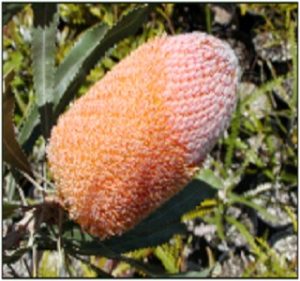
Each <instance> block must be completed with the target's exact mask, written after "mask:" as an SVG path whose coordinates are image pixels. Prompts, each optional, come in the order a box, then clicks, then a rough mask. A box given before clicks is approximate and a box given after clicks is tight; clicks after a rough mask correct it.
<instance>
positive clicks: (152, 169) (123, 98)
mask: <svg viewBox="0 0 300 281" xmlns="http://www.w3.org/2000/svg"><path fill="white" fill-rule="evenodd" d="M238 73H239V67H238V61H237V58H236V56H235V55H234V52H233V51H232V49H231V48H230V47H229V45H228V44H227V43H225V42H223V41H221V40H220V39H217V38H215V37H213V36H210V35H207V34H204V33H200V32H196V33H190V34H183V35H177V36H164V37H161V38H156V39H154V40H151V41H150V42H148V43H146V44H143V45H142V46H140V47H139V48H138V49H137V50H135V51H134V52H132V53H131V54H130V55H129V56H128V57H127V58H125V59H124V60H122V61H121V62H120V63H119V64H117V65H116V66H115V67H114V68H113V69H112V70H111V71H110V72H108V73H107V74H106V75H105V77H104V78H103V79H101V80H100V81H99V82H97V83H96V84H95V85H94V86H93V87H91V89H90V90H89V91H88V93H87V94H86V95H84V96H83V97H81V98H79V99H78V100H77V101H76V102H75V103H74V104H73V105H72V106H71V108H70V109H69V110H68V111H67V112H66V113H65V114H63V115H62V116H61V117H60V118H59V121H58V124H57V126H55V127H54V128H53V130H52V133H51V138H50V143H49V146H48V149H47V152H48V159H49V163H50V170H51V172H52V174H53V177H54V180H55V182H56V184H57V188H58V195H59V197H60V199H61V201H62V204H63V205H64V207H65V208H66V209H67V210H68V211H69V214H70V217H71V218H72V219H73V220H75V221H77V222H78V223H79V224H80V225H81V226H82V227H83V228H84V229H86V230H87V231H88V232H90V233H91V234H93V235H96V236H98V237H100V238H102V239H103V238H106V237H110V236H113V235H119V234H122V233H123V232H125V231H127V230H128V229H130V228H132V227H133V226H135V225H136V224H137V223H138V222H140V221H141V220H142V219H144V218H145V217H146V216H147V215H149V214H150V213H151V212H152V211H153V210H155V209H156V208H157V207H159V206H160V205H161V204H162V203H164V202H165V201H166V200H168V199H169V198H170V197H172V196H173V195H174V194H175V193H177V192H178V191H179V190H181V189H182V188H183V187H184V186H185V185H186V184H187V183H188V182H189V180H190V179H191V177H192V176H193V171H194V170H195V167H197V166H198V165H199V164H200V163H201V162H202V161H203V160H204V158H205V156H206V155H207V154H208V153H209V151H210V150H211V148H212V147H213V146H214V144H215V143H216V141H217V139H218V138H219V136H220V135H221V134H222V132H223V131H224V130H225V128H226V127H227V126H228V124H229V120H230V117H231V114H232V112H233V110H234V108H235V104H236V99H237V95H236V88H237V84H238Z"/></svg>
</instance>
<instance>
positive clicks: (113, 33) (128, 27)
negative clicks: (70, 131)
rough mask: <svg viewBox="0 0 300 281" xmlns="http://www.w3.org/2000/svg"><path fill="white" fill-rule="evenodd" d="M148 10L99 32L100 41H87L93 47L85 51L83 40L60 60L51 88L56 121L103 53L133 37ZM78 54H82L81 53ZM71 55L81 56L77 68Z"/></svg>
mask: <svg viewBox="0 0 300 281" xmlns="http://www.w3.org/2000/svg"><path fill="white" fill-rule="evenodd" d="M150 10H151V7H150V6H149V5H148V6H143V7H140V8H137V9H134V10H132V11H131V12H129V13H128V14H127V15H126V16H124V17H123V18H122V19H121V20H120V21H119V22H117V24H116V25H115V26H113V27H112V28H110V29H109V30H107V31H106V32H104V29H103V30H102V31H103V32H104V33H103V35H104V36H102V37H101V38H100V40H97V41H96V40H95V42H93V40H91V44H93V47H89V48H88V50H84V49H81V45H83V46H85V45H86V42H85V39H82V40H81V41H80V42H78V44H76V45H75V46H74V48H73V49H72V50H71V51H70V53H69V55H68V57H66V59H65V60H64V63H62V64H61V65H60V66H59V67H58V70H57V75H56V80H55V84H56V85H57V87H56V88H55V96H56V98H55V105H56V108H55V116H56V117H57V116H59V114H60V113H61V112H62V111H63V110H64V109H65V107H66V106H67V105H68V103H69V102H70V101H71V100H72V99H73V98H74V96H75V95H76V93H77V91H78V89H79V88H80V86H81V84H82V83H83V82H84V80H85V78H86V76H87V75H88V73H89V72H90V71H91V69H92V68H93V67H94V66H95V65H96V64H97V62H98V61H99V60H100V59H101V57H102V56H103V55H104V54H105V52H106V51H107V50H108V49H109V48H111V47H113V46H114V45H115V44H116V43H118V42H119V41H120V40H122V39H124V38H126V37H127V36H129V35H132V34H134V33H135V32H136V31H137V30H138V28H139V27H140V25H141V24H142V23H143V21H144V20H145V19H146V17H147V15H148V13H149V12H150ZM98 29H100V32H99V33H100V34H102V33H101V28H100V27H99V26H98ZM89 32H90V33H92V32H97V30H90V31H89ZM84 36H85V37H86V38H87V39H86V40H90V34H89V33H88V34H87V35H85V34H84ZM82 51H84V52H86V53H83V52H82ZM74 53H75V54H77V53H80V54H81V56H84V57H83V58H82V57H81V56H79V57H77V60H80V62H82V63H81V66H79V65H77V64H76V59H75V61H74V59H73V57H75V55H74ZM69 57H70V58H69ZM66 70H72V71H73V70H74V71H75V73H76V75H74V73H72V71H68V72H66ZM76 71H77V72H76Z"/></svg>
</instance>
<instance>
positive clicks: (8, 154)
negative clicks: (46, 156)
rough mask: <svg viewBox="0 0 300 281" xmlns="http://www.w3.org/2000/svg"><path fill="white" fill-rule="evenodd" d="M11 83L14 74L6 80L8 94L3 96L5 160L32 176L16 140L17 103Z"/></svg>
mask: <svg viewBox="0 0 300 281" xmlns="http://www.w3.org/2000/svg"><path fill="white" fill-rule="evenodd" d="M11 81H12V74H11V75H10V76H7V78H6V79H5V87H6V90H5V92H6V93H5V94H4V96H3V145H4V150H3V159H4V161H5V162H7V163H8V164H10V165H11V166H12V167H15V168H18V169H19V170H22V171H24V172H26V173H28V174H30V175H32V172H31V168H30V165H29V162H28V160H27V157H26V155H25V154H24V152H23V151H22V149H21V147H20V145H19V143H18V142H17V140H16V135H15V129H14V124H13V113H14V105H15V102H14V96H13V93H12V92H11V88H10V86H11V85H10V83H11Z"/></svg>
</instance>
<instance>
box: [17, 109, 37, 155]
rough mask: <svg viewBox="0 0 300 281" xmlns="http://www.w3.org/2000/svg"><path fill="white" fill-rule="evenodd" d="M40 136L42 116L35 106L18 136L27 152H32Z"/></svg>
mask: <svg viewBox="0 0 300 281" xmlns="http://www.w3.org/2000/svg"><path fill="white" fill-rule="evenodd" d="M40 134H41V123H40V115H39V111H38V108H37V106H36V105H35V104H34V105H33V106H32V108H31V109H30V111H29V114H28V116H27V117H26V119H25V120H24V122H23V124H22V127H21V129H20V133H19V135H18V141H19V143H20V144H21V145H22V147H23V148H24V150H25V151H31V149H32V147H33V144H34V142H35V140H36V139H37V137H38V136H39V135H40Z"/></svg>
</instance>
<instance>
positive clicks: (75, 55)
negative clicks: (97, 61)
mask: <svg viewBox="0 0 300 281" xmlns="http://www.w3.org/2000/svg"><path fill="white" fill-rule="evenodd" d="M108 29H109V27H108V26H107V25H105V24H102V23H101V24H97V25H96V26H94V27H92V28H90V29H89V30H87V31H85V32H84V34H83V35H82V36H80V38H79V40H78V41H77V42H76V43H75V45H74V46H73V48H72V49H71V51H70V52H69V53H68V55H67V56H66V58H65V59H64V61H63V62H62V63H61V64H60V65H59V67H58V69H57V72H56V74H55V81H56V82H55V89H54V92H55V104H58V103H59V101H60V99H61V98H62V97H63V95H64V93H65V91H66V90H67V88H68V87H69V86H70V83H71V82H72V81H74V79H76V76H77V75H78V74H79V72H80V71H82V68H81V67H82V64H83V63H84V61H85V60H86V59H88V57H89V56H90V55H91V53H92V52H93V50H95V48H96V47H97V45H98V44H99V43H101V40H102V39H103V37H104V36H105V34H106V32H107V30H108ZM86 74H87V73H86Z"/></svg>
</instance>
